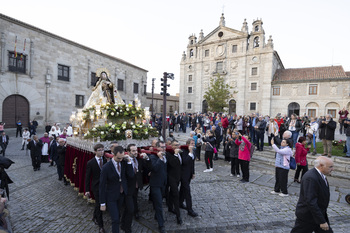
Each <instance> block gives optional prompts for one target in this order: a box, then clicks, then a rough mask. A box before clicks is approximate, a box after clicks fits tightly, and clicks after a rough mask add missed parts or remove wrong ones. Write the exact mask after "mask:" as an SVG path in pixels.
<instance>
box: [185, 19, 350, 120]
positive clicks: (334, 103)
mask: <svg viewBox="0 0 350 233" xmlns="http://www.w3.org/2000/svg"><path fill="white" fill-rule="evenodd" d="M310 72H311V73H310ZM312 72H314V73H312ZM301 74H304V75H301ZM311 74H313V75H311ZM348 74H349V73H347V72H345V71H344V70H343V68H342V67H341V66H337V67H315V68H301V69H285V67H284V66H283V63H282V60H281V59H280V57H279V55H278V53H277V52H276V51H275V50H274V45H273V40H272V36H269V38H268V39H266V38H265V31H264V28H263V22H262V20H261V19H257V20H254V21H253V23H252V29H251V30H249V29H248V23H247V22H246V20H244V22H243V25H242V28H241V30H235V29H231V28H229V27H226V25H225V18H224V15H223V14H222V16H221V18H220V23H219V26H218V27H217V28H215V29H214V30H213V31H212V32H210V33H209V34H208V35H206V36H204V33H203V31H201V32H200V33H199V37H198V38H197V37H196V36H195V35H191V36H190V37H189V40H188V45H187V50H186V51H184V52H183V54H182V59H181V63H180V100H179V101H180V103H179V109H180V112H206V111H207V109H208V106H207V103H206V100H205V99H204V97H203V96H204V95H205V92H206V91H207V90H208V88H210V86H209V85H210V80H211V79H215V77H217V76H218V75H219V76H221V77H224V79H225V81H226V83H227V84H229V85H230V91H231V99H230V100H229V108H228V109H226V110H225V111H226V112H229V113H234V114H237V115H246V114H250V113H252V112H257V113H260V114H264V115H271V116H275V115H276V114H278V113H281V114H289V115H290V114H291V113H293V112H294V113H297V114H298V115H302V114H304V113H306V114H307V115H315V116H320V115H325V114H327V113H335V112H336V113H337V112H338V111H339V110H340V109H342V108H343V107H344V106H345V107H349V101H350V99H349V93H350V89H349V83H348V81H350V77H349V76H348ZM329 83H331V84H329ZM329 86H331V87H332V88H329ZM327 87H328V88H327ZM308 88H309V89H308ZM315 88H316V89H317V88H318V89H317V91H316V89H315ZM310 93H311V94H310ZM314 93H317V94H314Z"/></svg>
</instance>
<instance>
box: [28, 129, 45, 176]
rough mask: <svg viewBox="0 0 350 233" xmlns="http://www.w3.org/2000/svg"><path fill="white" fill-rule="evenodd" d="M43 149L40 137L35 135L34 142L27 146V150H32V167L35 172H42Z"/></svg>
mask: <svg viewBox="0 0 350 233" xmlns="http://www.w3.org/2000/svg"><path fill="white" fill-rule="evenodd" d="M42 147H43V142H42V141H41V140H40V139H38V136H36V135H34V137H33V140H31V141H30V142H29V143H28V145H27V148H28V149H29V150H30V157H31V158H32V166H33V170H34V171H38V170H40V164H41V149H42Z"/></svg>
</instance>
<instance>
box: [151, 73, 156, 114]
mask: <svg viewBox="0 0 350 233" xmlns="http://www.w3.org/2000/svg"><path fill="white" fill-rule="evenodd" d="M154 81H156V78H152V117H153V109H154V107H153V94H154ZM152 121H153V119H152Z"/></svg>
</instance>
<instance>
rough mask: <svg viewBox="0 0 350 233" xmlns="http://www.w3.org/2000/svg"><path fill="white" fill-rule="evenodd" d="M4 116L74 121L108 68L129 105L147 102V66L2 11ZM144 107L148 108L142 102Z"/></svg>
mask: <svg viewBox="0 0 350 233" xmlns="http://www.w3.org/2000/svg"><path fill="white" fill-rule="evenodd" d="M0 34H1V44H0V119H1V121H2V122H5V123H6V126H5V128H10V127H14V126H15V123H16V122H17V121H18V120H21V121H22V122H23V124H24V125H25V126H27V124H28V121H31V120H34V119H35V120H37V121H38V122H39V125H43V124H45V123H46V122H51V123H53V122H61V123H65V122H69V117H70V115H71V113H72V111H76V110H77V109H79V108H83V106H84V104H85V102H86V101H87V100H88V98H89V96H90V94H91V92H92V88H93V87H94V85H95V83H96V81H97V77H96V70H97V69H99V68H102V67H103V68H105V69H106V70H108V71H109V77H108V78H109V79H110V80H111V81H112V82H113V83H114V84H115V86H116V88H117V89H118V91H119V93H120V95H121V97H122V99H123V100H124V102H125V103H127V104H128V103H131V102H133V101H134V98H135V94H137V95H138V98H139V99H140V101H141V103H145V102H146V85H147V70H145V69H143V68H140V67H138V66H136V65H133V64H131V63H128V62H126V61H124V60H122V59H119V58H116V57H114V56H111V55H108V54H104V53H102V52H99V51H96V50H94V49H91V48H88V47H86V46H84V45H81V44H78V43H75V42H73V41H70V40H68V39H65V38H62V37H60V36H57V35H54V34H52V33H49V32H47V31H44V30H42V29H39V28H36V27H34V26H31V25H28V24H26V23H24V22H20V21H18V20H16V19H13V18H10V17H7V16H5V15H2V14H0ZM143 107H145V106H143Z"/></svg>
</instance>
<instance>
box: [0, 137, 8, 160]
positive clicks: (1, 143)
mask: <svg viewBox="0 0 350 233" xmlns="http://www.w3.org/2000/svg"><path fill="white" fill-rule="evenodd" d="M8 144H9V136H8V135H6V133H5V131H3V132H2V134H1V138H0V146H1V153H2V156H4V157H5V151H6V148H7V145H8Z"/></svg>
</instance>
